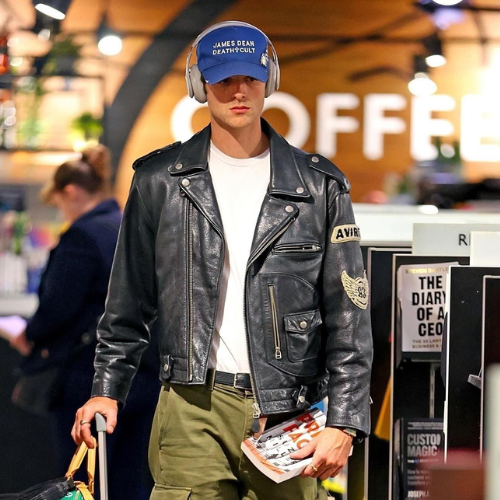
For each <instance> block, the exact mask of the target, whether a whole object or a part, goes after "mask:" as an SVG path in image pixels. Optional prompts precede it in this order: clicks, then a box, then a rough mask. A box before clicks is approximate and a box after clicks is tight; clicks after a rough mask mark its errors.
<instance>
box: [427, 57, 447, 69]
mask: <svg viewBox="0 0 500 500" xmlns="http://www.w3.org/2000/svg"><path fill="white" fill-rule="evenodd" d="M425 62H426V64H427V66H429V68H439V67H441V66H444V65H445V64H446V57H444V56H442V55H440V54H433V55H432V56H427V57H426V58H425Z"/></svg>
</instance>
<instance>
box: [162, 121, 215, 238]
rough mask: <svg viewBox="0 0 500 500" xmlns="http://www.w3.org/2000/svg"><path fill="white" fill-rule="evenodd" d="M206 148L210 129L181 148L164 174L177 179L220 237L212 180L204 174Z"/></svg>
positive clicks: (181, 187)
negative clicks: (167, 171)
mask: <svg viewBox="0 0 500 500" xmlns="http://www.w3.org/2000/svg"><path fill="white" fill-rule="evenodd" d="M209 148H210V125H209V126H208V127H205V128H204V129H203V130H202V131H201V132H198V133H197V134H195V135H194V136H193V137H192V138H191V139H189V141H187V142H186V143H185V144H184V146H183V148H182V149H181V151H180V153H179V156H178V157H177V159H176V161H175V162H174V163H173V164H172V165H171V166H169V167H168V170H169V172H170V174H171V175H173V176H176V177H178V183H179V188H180V189H181V191H182V192H184V193H185V195H186V196H187V197H188V198H189V199H190V200H191V201H192V202H193V203H194V204H195V205H196V207H197V208H198V210H200V212H201V213H202V214H203V215H204V217H205V218H206V219H208V221H209V222H210V223H211V224H212V226H213V227H214V229H215V230H216V231H217V232H218V233H219V234H220V235H221V236H223V233H224V230H223V228H222V218H221V215H220V211H219V205H218V204H217V198H216V196H215V190H214V186H213V183H212V178H211V176H210V172H209V171H208V162H207V157H208V150H209Z"/></svg>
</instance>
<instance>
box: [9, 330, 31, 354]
mask: <svg viewBox="0 0 500 500" xmlns="http://www.w3.org/2000/svg"><path fill="white" fill-rule="evenodd" d="M10 346H11V347H12V348H14V349H16V350H17V351H19V352H20V353H21V354H22V355H23V356H28V355H29V353H30V352H31V349H33V343H32V342H30V341H29V340H28V339H27V338H26V330H25V331H24V332H23V333H21V334H20V335H18V336H17V337H14V338H12V339H11V341H10Z"/></svg>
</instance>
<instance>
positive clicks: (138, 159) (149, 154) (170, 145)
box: [132, 141, 180, 170]
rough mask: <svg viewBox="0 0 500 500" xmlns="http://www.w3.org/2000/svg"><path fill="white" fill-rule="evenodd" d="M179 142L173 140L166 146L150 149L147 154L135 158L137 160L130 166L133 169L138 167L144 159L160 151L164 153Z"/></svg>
mask: <svg viewBox="0 0 500 500" xmlns="http://www.w3.org/2000/svg"><path fill="white" fill-rule="evenodd" d="M179 144H180V141H177V142H173V143H172V144H169V145H168V146H163V147H162V148H160V149H155V150H154V151H151V153H148V154H147V155H144V156H141V157H140V158H137V160H135V161H134V163H133V164H132V168H133V169H134V170H135V169H136V168H137V167H140V166H141V165H142V164H143V163H144V162H145V161H146V160H148V159H149V158H151V157H153V156H156V155H159V154H161V153H164V152H165V151H168V150H169V149H173V148H175V147H177V146H178V145H179Z"/></svg>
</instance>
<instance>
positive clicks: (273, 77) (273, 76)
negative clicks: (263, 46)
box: [265, 59, 279, 97]
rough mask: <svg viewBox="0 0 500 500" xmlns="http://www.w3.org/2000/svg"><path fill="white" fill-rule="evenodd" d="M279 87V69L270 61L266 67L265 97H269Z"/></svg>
mask: <svg viewBox="0 0 500 500" xmlns="http://www.w3.org/2000/svg"><path fill="white" fill-rule="evenodd" d="M278 87H279V68H278V67H277V66H276V63H275V62H274V61H273V60H272V59H270V60H269V62H268V67H267V82H266V92H265V96H266V97H269V96H270V95H271V94H272V93H273V92H274V91H275V90H277V89H278Z"/></svg>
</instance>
